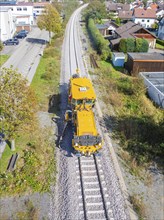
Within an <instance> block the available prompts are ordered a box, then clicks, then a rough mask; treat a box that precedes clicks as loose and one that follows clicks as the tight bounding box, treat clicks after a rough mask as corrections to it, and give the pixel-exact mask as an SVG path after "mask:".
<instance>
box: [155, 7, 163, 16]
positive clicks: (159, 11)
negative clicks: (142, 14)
mask: <svg viewBox="0 0 164 220" xmlns="http://www.w3.org/2000/svg"><path fill="white" fill-rule="evenodd" d="M156 16H157V18H162V17H163V16H164V10H163V9H159V10H157V11H156Z"/></svg>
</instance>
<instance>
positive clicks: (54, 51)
mask: <svg viewBox="0 0 164 220" xmlns="http://www.w3.org/2000/svg"><path fill="white" fill-rule="evenodd" d="M59 44H61V39H56V41H55V45H56V47H50V48H47V49H46V50H45V51H44V55H43V57H42V58H41V60H40V63H39V65H38V68H37V70H36V73H35V76H34V78H33V81H32V84H31V87H32V88H33V89H34V90H35V92H36V96H37V99H38V102H39V106H40V107H39V108H40V110H42V111H47V110H48V108H49V106H48V103H49V100H50V98H51V97H52V96H55V97H56V99H58V95H59V76H60V50H59ZM57 101H58V100H57Z"/></svg>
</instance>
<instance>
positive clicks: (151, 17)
mask: <svg viewBox="0 0 164 220" xmlns="http://www.w3.org/2000/svg"><path fill="white" fill-rule="evenodd" d="M133 21H134V23H135V24H140V25H141V26H142V27H144V28H150V27H152V25H153V24H154V23H155V21H156V12H155V10H152V9H147V10H145V9H142V8H136V9H134V13H133Z"/></svg>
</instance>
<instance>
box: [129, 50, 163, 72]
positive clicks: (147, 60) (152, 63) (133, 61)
mask: <svg viewBox="0 0 164 220" xmlns="http://www.w3.org/2000/svg"><path fill="white" fill-rule="evenodd" d="M125 68H126V69H127V70H128V72H129V73H130V74H131V75H132V76H138V73H139V72H162V71H163V68H164V54H161V53H127V62H126V63H125Z"/></svg>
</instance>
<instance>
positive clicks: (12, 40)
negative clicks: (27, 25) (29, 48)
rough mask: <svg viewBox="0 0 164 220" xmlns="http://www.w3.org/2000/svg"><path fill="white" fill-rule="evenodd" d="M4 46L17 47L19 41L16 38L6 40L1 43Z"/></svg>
mask: <svg viewBox="0 0 164 220" xmlns="http://www.w3.org/2000/svg"><path fill="white" fill-rule="evenodd" d="M3 44H4V45H18V44H19V40H18V39H17V38H12V39H8V40H5V41H4V42H3Z"/></svg>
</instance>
